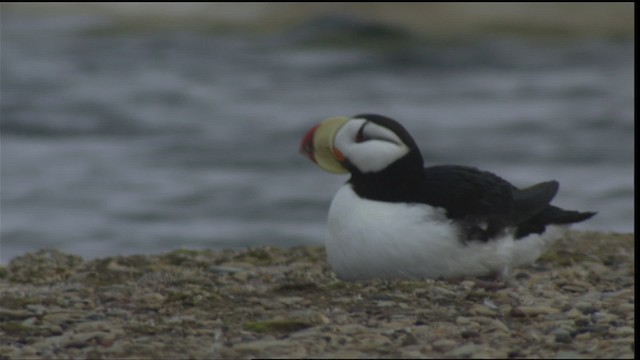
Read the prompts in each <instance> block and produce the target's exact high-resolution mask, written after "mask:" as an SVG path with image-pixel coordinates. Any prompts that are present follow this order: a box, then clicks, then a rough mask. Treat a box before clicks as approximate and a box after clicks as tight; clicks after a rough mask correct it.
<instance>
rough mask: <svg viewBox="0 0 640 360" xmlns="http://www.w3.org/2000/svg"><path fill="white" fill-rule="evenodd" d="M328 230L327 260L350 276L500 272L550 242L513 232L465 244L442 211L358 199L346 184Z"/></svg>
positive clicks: (524, 260)
mask: <svg viewBox="0 0 640 360" xmlns="http://www.w3.org/2000/svg"><path fill="white" fill-rule="evenodd" d="M327 228H328V234H327V242H326V248H327V256H328V260H329V264H330V265H331V267H332V268H333V270H334V271H335V272H336V273H337V275H338V276H339V277H341V278H343V279H350V280H357V279H367V278H409V279H415V278H438V277H445V278H448V277H458V276H480V275H489V274H492V273H504V272H506V271H507V270H508V269H509V267H510V266H517V265H521V264H523V263H528V262H531V261H533V260H535V259H536V258H537V257H538V256H539V255H540V254H541V253H542V252H543V251H544V249H545V248H546V247H547V246H548V244H549V242H550V241H549V239H548V238H547V237H544V238H543V237H540V236H538V235H531V236H529V237H527V238H525V239H520V240H518V241H516V242H515V245H514V240H513V238H512V237H511V236H504V237H503V238H500V239H495V240H491V241H489V242H479V241H471V242H467V243H463V242H462V241H460V239H459V236H460V234H459V230H458V227H457V226H456V225H455V224H454V223H452V222H451V221H450V220H448V219H447V218H446V217H445V216H444V210H443V209H440V208H433V207H431V206H428V205H424V204H407V203H387V202H381V201H372V200H367V199H362V198H360V197H359V196H358V195H357V194H356V193H355V192H354V191H353V189H352V188H351V185H350V184H346V185H344V186H343V187H341V188H340V190H338V193H337V194H336V196H335V197H334V199H333V201H332V203H331V207H330V209H329V217H328V227H327Z"/></svg>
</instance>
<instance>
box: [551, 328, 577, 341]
mask: <svg viewBox="0 0 640 360" xmlns="http://www.w3.org/2000/svg"><path fill="white" fill-rule="evenodd" d="M551 334H553V335H554V336H555V338H556V342H558V343H563V344H570V343H571V342H572V341H573V338H572V337H571V333H570V332H569V331H568V330H567V329H564V328H557V329H555V330H553V331H552V332H551Z"/></svg>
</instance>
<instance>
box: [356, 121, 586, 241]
mask: <svg viewBox="0 0 640 360" xmlns="http://www.w3.org/2000/svg"><path fill="white" fill-rule="evenodd" d="M354 118H362V119H367V120H368V121H371V122H374V123H376V124H378V125H381V126H384V127H386V128H388V129H390V130H392V131H393V132H395V133H396V134H397V135H398V136H399V137H400V139H401V140H402V141H403V142H404V143H405V144H406V145H407V146H408V147H409V149H410V151H409V153H408V154H407V155H405V156H404V157H403V158H401V159H399V160H398V161H396V162H394V163H393V164H390V165H389V166H388V167H387V168H385V169H383V170H382V171H379V172H376V173H362V172H360V171H359V170H358V168H357V167H355V166H353V165H351V164H349V163H348V162H347V164H346V166H347V168H348V169H349V171H350V172H351V178H350V179H349V183H351V185H352V186H353V189H354V191H355V192H356V193H357V194H358V195H359V196H360V197H362V198H366V199H370V200H377V201H385V202H406V203H422V204H428V205H431V206H435V207H439V208H443V209H445V211H446V216H447V217H448V218H449V219H451V220H454V221H456V223H458V224H459V226H460V227H461V229H462V230H463V231H464V232H465V234H466V238H470V239H478V240H484V241H487V240H489V239H491V238H494V237H496V236H498V235H500V234H502V233H503V232H504V231H505V230H507V229H510V228H512V229H514V230H515V235H516V237H517V238H522V237H524V236H527V235H529V234H532V233H542V232H543V231H544V230H545V227H546V225H548V224H567V223H572V222H578V221H582V220H586V219H588V218H590V217H591V216H593V215H594V214H595V213H591V212H584V213H583V212H577V211H567V210H562V209H560V208H557V207H555V206H551V205H549V204H550V202H551V200H552V199H553V197H554V196H555V194H556V192H557V191H558V182H557V181H548V182H544V183H540V184H537V185H534V186H532V187H529V188H526V189H522V190H520V189H517V188H516V187H515V186H513V185H512V184H510V183H509V182H508V181H506V180H504V179H502V178H501V177H499V176H497V175H495V174H493V173H490V172H487V171H481V170H478V169H476V168H473V167H468V166H458V165H439V166H432V167H428V168H423V160H422V155H421V154H420V150H419V149H418V147H417V145H416V143H415V141H414V140H413V138H412V137H411V135H410V134H409V133H408V132H407V131H406V129H405V128H404V127H403V126H402V125H400V124H399V123H398V122H396V121H395V120H393V119H390V118H387V117H384V116H381V115H375V114H360V115H356V116H354Z"/></svg>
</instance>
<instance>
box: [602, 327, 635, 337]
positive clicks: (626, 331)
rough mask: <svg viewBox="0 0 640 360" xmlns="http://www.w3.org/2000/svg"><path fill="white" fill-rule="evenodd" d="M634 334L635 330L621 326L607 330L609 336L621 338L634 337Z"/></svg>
mask: <svg viewBox="0 0 640 360" xmlns="http://www.w3.org/2000/svg"><path fill="white" fill-rule="evenodd" d="M635 333H636V331H635V329H634V328H632V327H629V326H623V327H619V328H616V327H613V328H611V329H609V334H611V335H614V336H621V337H626V336H634V335H635Z"/></svg>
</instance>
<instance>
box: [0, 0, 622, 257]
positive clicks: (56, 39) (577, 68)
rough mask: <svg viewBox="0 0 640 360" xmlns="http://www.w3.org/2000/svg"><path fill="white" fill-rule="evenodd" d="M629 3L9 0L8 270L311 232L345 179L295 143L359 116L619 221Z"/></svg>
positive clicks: (4, 65) (432, 151)
mask: <svg viewBox="0 0 640 360" xmlns="http://www.w3.org/2000/svg"><path fill="white" fill-rule="evenodd" d="M633 7H634V4H633V3H540V4H539V3H395V2H394V3H311V4H306V3H294V4H286V3H135V4H132V3H49V4H46V3H11V4H7V3H3V4H2V5H1V9H0V15H1V17H0V24H1V28H0V35H1V43H0V45H1V46H0V65H1V66H0V85H1V88H0V94H1V98H0V99H1V104H0V111H1V112H0V126H1V127H0V130H1V131H0V134H1V135H0V151H1V178H0V185H1V186H0V194H1V203H0V205H1V209H0V211H1V212H0V214H1V218H0V220H1V222H0V226H1V233H0V235H1V243H0V245H1V246H0V250H1V254H0V262H2V263H7V262H8V261H9V260H10V259H11V258H13V257H15V256H17V255H20V254H23V253H24V252H27V251H36V250H38V249H40V248H44V247H46V248H57V249H60V250H63V251H66V252H71V253H75V254H79V255H82V256H85V257H86V258H93V257H98V256H101V257H102V256H111V255H117V254H132V253H157V252H164V251H168V250H171V249H176V248H193V249H199V248H227V247H245V246H254V245H273V246H291V245H300V244H322V243H323V241H324V229H325V220H326V214H327V211H328V207H329V204H330V201H331V199H332V197H333V195H334V193H335V191H336V190H337V189H338V187H339V186H340V185H341V184H342V183H343V182H344V181H346V180H347V178H346V176H336V175H332V174H328V173H325V172H323V171H321V170H320V169H319V168H317V167H316V166H314V165H313V164H311V163H310V162H309V161H307V160H306V159H305V158H303V157H302V156H300V154H299V153H298V146H299V142H300V140H301V138H302V136H303V135H304V133H305V132H306V131H307V130H308V129H309V128H310V127H311V126H313V125H315V124H316V123H317V122H318V121H320V120H322V119H323V118H325V117H329V116H334V115H354V114H357V113H362V112H373V113H380V114H383V115H387V116H389V117H392V118H395V119H396V120H399V121H400V122H401V123H402V124H404V125H405V126H406V127H407V129H408V130H409V131H410V132H411V134H412V135H413V136H414V137H415V139H416V141H417V143H418V144H419V146H420V147H421V150H422V152H423V155H424V158H425V165H435V164H446V163H455V164H465V165H472V166H477V167H480V168H482V169H484V170H489V171H492V172H495V173H497V174H499V175H500V176H502V177H504V178H505V179H507V180H509V181H511V182H512V183H514V184H515V185H516V186H527V185H531V184H534V183H537V182H540V181H544V180H549V179H556V180H558V181H560V184H561V187H560V192H559V194H558V196H557V197H556V200H555V201H554V204H556V205H558V206H561V207H566V208H569V209H578V210H595V211H598V215H597V216H596V217H595V218H593V219H592V220H589V221H588V222H585V223H583V224H579V225H578V226H575V228H577V229H582V230H601V231H616V232H631V231H633V226H634V205H633V198H634V185H633V174H634V146H633V144H634V143H633V133H634V121H633V119H634V87H633V79H634V39H633V36H634V35H633V28H634V15H633V13H634V8H633Z"/></svg>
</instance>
